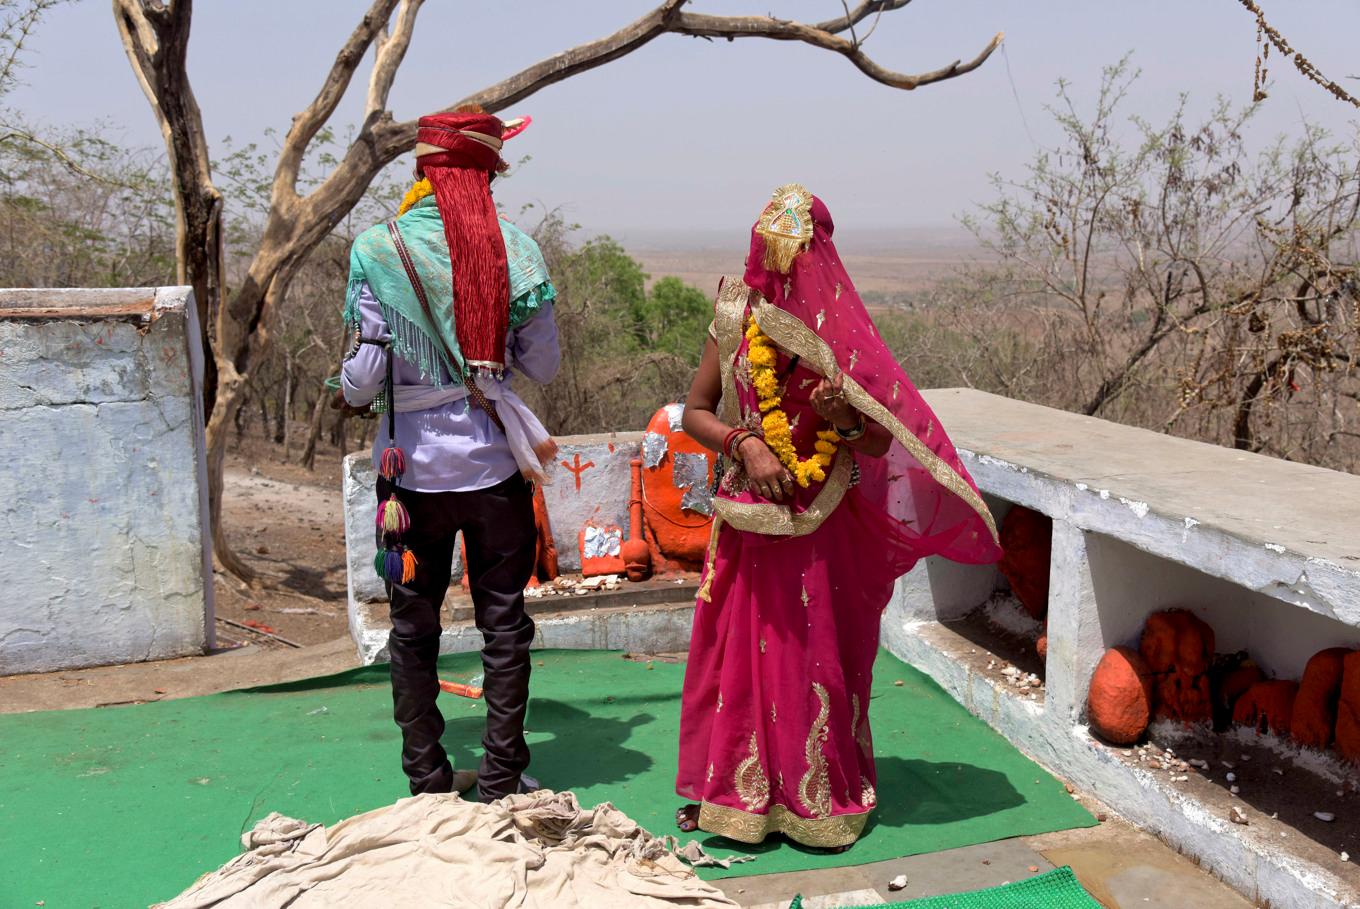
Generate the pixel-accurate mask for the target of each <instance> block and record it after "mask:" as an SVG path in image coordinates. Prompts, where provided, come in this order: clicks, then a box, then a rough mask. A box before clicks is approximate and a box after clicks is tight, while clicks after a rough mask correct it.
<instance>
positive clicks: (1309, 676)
mask: <svg viewBox="0 0 1360 909" xmlns="http://www.w3.org/2000/svg"><path fill="white" fill-rule="evenodd" d="M1351 652H1352V651H1351V650H1349V649H1348V648H1345V647H1332V648H1330V649H1328V650H1323V651H1321V652H1319V653H1316V654H1314V655H1313V657H1312V659H1310V660H1309V661H1308V665H1307V666H1306V667H1305V668H1304V670H1303V678H1302V679H1301V680H1300V681H1299V694H1298V697H1296V698H1295V699H1294V713H1293V716H1292V717H1291V719H1290V725H1289V737H1290V738H1292V739H1293V740H1294V741H1295V742H1297V743H1298V744H1300V745H1305V746H1307V747H1309V748H1326V747H1327V746H1328V745H1330V744H1331V743H1332V736H1333V734H1334V733H1335V731H1336V710H1337V702H1338V701H1339V700H1340V698H1341V676H1342V673H1343V672H1344V670H1345V662H1346V656H1347V654H1349V653H1351Z"/></svg>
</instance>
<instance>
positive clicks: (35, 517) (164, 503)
mask: <svg viewBox="0 0 1360 909" xmlns="http://www.w3.org/2000/svg"><path fill="white" fill-rule="evenodd" d="M198 339H199V329H198V319H197V311H196V308H195V306H194V301H193V294H192V291H190V290H189V288H160V289H158V290H156V289H146V290H106V291H105V290H84V289H82V290H51V291H48V290H42V291H29V290H4V291H0V464H3V465H4V468H3V470H0V544H3V547H4V551H5V553H6V557H5V558H4V559H3V560H0V588H3V590H4V591H5V595H4V596H3V597H0V674H7V673H19V672H43V671H50V670H55V669H68V668H75V667H80V666H93V665H100V664H106V663H123V662H132V661H137V660H150V659H162V658H167V657H174V656H183V655H186V654H190V653H196V652H201V651H202V650H203V649H204V647H205V646H207V645H209V644H210V643H211V632H212V563H211V555H210V552H209V549H208V544H209V534H208V531H207V526H208V503H207V483H206V474H205V470H204V467H205V460H204V444H203V413H202V381H203V362H202V355H201V354H202V348H201V346H200V344H199V340H198Z"/></svg>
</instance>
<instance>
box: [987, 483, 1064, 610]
mask: <svg viewBox="0 0 1360 909" xmlns="http://www.w3.org/2000/svg"><path fill="white" fill-rule="evenodd" d="M1001 548H1002V549H1003V550H1005V555H1003V556H1002V557H1001V562H1000V563H999V565H998V567H999V568H1000V569H1001V573H1002V574H1003V575H1005V576H1006V580H1007V581H1009V582H1010V585H1011V591H1012V592H1014V593H1015V598H1016V599H1017V600H1019V601H1020V605H1022V606H1024V607H1025V611H1026V612H1028V613H1029V614H1030V615H1031V616H1033V617H1034V618H1036V619H1042V618H1043V617H1044V616H1045V615H1047V614H1048V563H1049V560H1050V559H1051V558H1052V555H1053V520H1052V519H1051V518H1049V517H1048V516H1047V515H1043V514H1040V513H1039V512H1037V511H1033V510H1031V509H1029V508H1026V507H1024V506H1023V505H1012V506H1011V509H1010V511H1008V512H1006V518H1005V520H1004V521H1002V522H1001Z"/></svg>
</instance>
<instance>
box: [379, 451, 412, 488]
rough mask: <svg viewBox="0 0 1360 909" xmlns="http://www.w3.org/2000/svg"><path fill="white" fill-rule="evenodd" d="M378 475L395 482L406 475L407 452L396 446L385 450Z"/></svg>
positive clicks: (380, 460)
mask: <svg viewBox="0 0 1360 909" xmlns="http://www.w3.org/2000/svg"><path fill="white" fill-rule="evenodd" d="M378 473H380V474H382V475H383V478H384V479H387V480H395V479H396V478H397V477H399V476H401V475H402V474H404V473H406V452H404V451H402V450H401V449H400V448H398V447H396V446H395V445H392V446H389V447H388V448H384V449H383V453H382V457H381V458H380V459H379V460H378Z"/></svg>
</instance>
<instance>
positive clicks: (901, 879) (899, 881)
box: [888, 874, 907, 890]
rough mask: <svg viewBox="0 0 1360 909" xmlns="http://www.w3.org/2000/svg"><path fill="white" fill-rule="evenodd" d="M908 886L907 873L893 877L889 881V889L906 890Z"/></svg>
mask: <svg viewBox="0 0 1360 909" xmlns="http://www.w3.org/2000/svg"><path fill="white" fill-rule="evenodd" d="M906 887H907V876H906V875H905V874H899V875H898V876H897V877H895V878H893V879H892V880H890V881H888V889H889V890H905V889H906Z"/></svg>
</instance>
